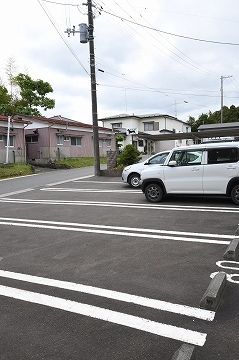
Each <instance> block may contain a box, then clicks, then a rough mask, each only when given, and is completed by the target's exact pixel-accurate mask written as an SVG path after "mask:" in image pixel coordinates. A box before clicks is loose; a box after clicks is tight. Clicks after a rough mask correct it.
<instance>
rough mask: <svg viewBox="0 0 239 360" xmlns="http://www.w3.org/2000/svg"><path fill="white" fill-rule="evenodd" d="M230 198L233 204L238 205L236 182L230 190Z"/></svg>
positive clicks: (237, 185)
mask: <svg viewBox="0 0 239 360" xmlns="http://www.w3.org/2000/svg"><path fill="white" fill-rule="evenodd" d="M231 198H232V201H233V202H234V204H236V205H239V184H236V185H235V186H234V187H233V188H232V191H231Z"/></svg>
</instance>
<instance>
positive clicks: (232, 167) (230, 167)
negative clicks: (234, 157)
mask: <svg viewBox="0 0 239 360" xmlns="http://www.w3.org/2000/svg"><path fill="white" fill-rule="evenodd" d="M227 169H229V170H230V169H231V170H232V169H236V166H227Z"/></svg>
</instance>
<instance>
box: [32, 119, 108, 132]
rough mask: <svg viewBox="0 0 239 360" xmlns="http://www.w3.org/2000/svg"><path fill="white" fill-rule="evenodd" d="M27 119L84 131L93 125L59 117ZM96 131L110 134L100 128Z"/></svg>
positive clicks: (105, 129)
mask: <svg viewBox="0 0 239 360" xmlns="http://www.w3.org/2000/svg"><path fill="white" fill-rule="evenodd" d="M29 119H31V120H32V122H33V123H34V120H36V121H37V120H38V121H41V122H44V123H48V124H51V125H54V124H56V125H67V126H75V127H80V128H86V129H93V125H91V124H85V123H82V122H80V121H76V120H71V119H68V118H65V117H62V116H61V115H57V116H53V117H50V118H46V117H44V116H31V117H29ZM98 129H99V130H104V131H108V132H112V131H111V129H108V128H104V127H100V126H99V127H98Z"/></svg>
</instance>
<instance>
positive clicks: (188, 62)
mask: <svg viewBox="0 0 239 360" xmlns="http://www.w3.org/2000/svg"><path fill="white" fill-rule="evenodd" d="M126 1H127V3H128V4H129V6H130V7H131V8H132V9H133V10H134V11H135V9H134V7H133V6H132V4H131V3H129V1H128V0H126ZM114 2H115V4H116V5H117V6H118V7H119V8H120V9H121V10H123V11H124V12H125V13H126V14H127V15H128V16H129V17H130V18H131V19H132V20H134V21H135V19H134V18H133V17H132V16H131V15H130V14H129V13H128V12H127V11H126V10H125V9H124V8H122V7H121V6H120V5H119V4H118V3H117V2H116V1H114ZM139 15H140V17H141V19H142V20H144V21H145V22H146V23H147V24H148V25H149V26H152V25H151V24H150V23H149V22H148V21H147V20H146V19H145V18H144V17H143V15H142V14H141V13H139ZM158 35H159V36H160V37H161V39H162V40H163V41H165V42H167V43H168V44H169V45H170V46H171V47H173V48H174V49H175V50H176V51H178V53H180V54H181V55H182V56H184V57H185V58H186V59H184V58H183V57H182V56H180V55H178V54H177V53H176V52H174V51H172V50H171V49H170V48H169V47H168V46H166V48H167V49H168V51H170V52H171V53H172V54H173V55H175V56H176V57H177V58H179V59H180V60H182V61H183V62H184V63H186V64H187V65H190V66H191V67H193V68H194V69H193V70H199V71H201V72H205V73H208V71H206V70H204V69H201V68H200V66H199V65H198V64H196V63H195V64H194V61H193V60H192V59H191V58H190V57H188V56H187V55H186V54H184V53H183V52H182V51H181V50H179V49H178V48H177V47H176V46H175V45H173V44H172V43H171V42H170V41H169V40H168V39H165V38H164V37H163V35H161V34H158ZM150 36H151V37H152V38H153V39H154V40H155V41H157V42H158V43H159V44H160V45H162V43H161V42H160V41H159V39H158V38H156V37H155V36H153V35H152V34H151V33H150ZM164 47H165V44H164ZM160 51H161V50H160ZM187 59H188V60H187ZM182 65H185V64H182Z"/></svg>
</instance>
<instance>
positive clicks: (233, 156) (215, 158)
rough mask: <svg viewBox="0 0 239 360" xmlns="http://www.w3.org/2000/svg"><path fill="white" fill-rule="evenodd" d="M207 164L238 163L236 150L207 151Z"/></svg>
mask: <svg viewBox="0 0 239 360" xmlns="http://www.w3.org/2000/svg"><path fill="white" fill-rule="evenodd" d="M207 153H208V161H207V162H208V164H223V163H234V162H237V161H238V149H237V148H224V149H223V148H221V149H220V148H218V149H208V151H207Z"/></svg>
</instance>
